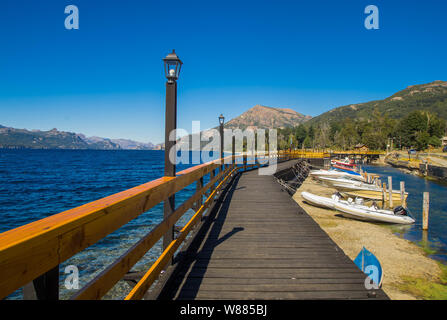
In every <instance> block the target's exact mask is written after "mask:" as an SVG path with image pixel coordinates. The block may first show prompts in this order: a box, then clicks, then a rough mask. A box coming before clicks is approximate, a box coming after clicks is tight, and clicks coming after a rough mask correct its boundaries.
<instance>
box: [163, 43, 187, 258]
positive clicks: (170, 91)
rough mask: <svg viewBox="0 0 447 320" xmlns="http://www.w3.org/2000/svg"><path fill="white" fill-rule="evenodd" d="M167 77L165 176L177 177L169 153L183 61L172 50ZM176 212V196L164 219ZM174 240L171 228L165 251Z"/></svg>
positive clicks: (166, 63) (166, 64) (167, 204)
mask: <svg viewBox="0 0 447 320" xmlns="http://www.w3.org/2000/svg"><path fill="white" fill-rule="evenodd" d="M163 62H164V67H165V68H164V69H165V76H166V79H167V81H166V121H165V176H166V177H175V162H173V161H174V159H173V161H171V159H170V158H169V153H170V150H172V148H175V139H174V141H170V139H169V135H170V133H171V132H172V131H173V130H176V129H177V80H178V78H179V75H180V69H181V68H182V64H183V63H182V61H181V60H180V59H179V57H178V56H177V55H176V54H175V50H172V52H171V53H170V54H168V55H167V56H166V58H164V59H163ZM174 210H175V195H172V196H170V197H169V198H168V199H166V201H165V202H164V212H163V216H164V218H166V217H168V216H169V215H170V214H171V213H172V212H174ZM173 238H174V228H173V227H172V228H170V229H169V230H168V231H167V232H166V234H165V235H164V237H163V250H165V249H166V248H167V247H168V246H169V244H170V243H171V242H172V240H173Z"/></svg>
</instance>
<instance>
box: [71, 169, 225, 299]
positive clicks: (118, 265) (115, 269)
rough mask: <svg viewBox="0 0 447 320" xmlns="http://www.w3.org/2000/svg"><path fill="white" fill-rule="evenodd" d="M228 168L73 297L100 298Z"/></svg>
mask: <svg viewBox="0 0 447 320" xmlns="http://www.w3.org/2000/svg"><path fill="white" fill-rule="evenodd" d="M229 170H230V169H229V168H227V169H226V170H225V171H222V172H219V174H218V175H217V176H215V177H214V178H213V179H212V180H210V182H208V184H207V185H206V186H205V187H203V188H202V189H201V190H200V191H198V192H196V193H195V194H194V195H193V196H191V197H190V198H189V199H188V200H187V201H185V202H184V203H183V204H182V205H181V206H180V207H178V208H177V209H176V210H175V211H174V212H173V213H172V214H171V215H170V216H169V217H167V218H166V219H165V220H163V221H162V222H161V223H160V224H158V225H157V226H156V227H155V228H154V229H152V230H151V231H150V232H149V233H148V234H147V235H146V236H145V237H143V238H142V239H141V240H140V241H138V242H137V243H136V244H135V245H133V246H132V247H131V248H130V249H129V250H127V252H125V253H124V254H123V255H122V256H121V257H119V258H118V259H117V260H116V261H115V262H114V263H113V264H112V265H110V266H109V267H107V268H106V269H105V270H104V271H102V272H101V273H100V274H99V275H98V276H97V277H95V279H93V280H91V281H90V282H89V283H88V284H87V285H86V286H84V288H82V290H81V291H79V292H78V293H77V294H76V295H75V296H74V297H73V298H74V299H79V300H81V299H82V300H92V299H100V298H101V297H103V296H104V295H105V294H106V293H107V292H108V291H109V290H110V289H111V288H112V287H113V286H114V285H115V284H116V283H117V282H118V281H119V280H121V279H122V278H123V276H124V275H125V274H126V273H127V272H128V271H129V270H130V269H131V268H132V267H133V266H134V265H135V264H136V263H137V262H138V261H139V260H140V259H141V258H142V257H143V256H144V255H145V254H146V252H148V251H149V250H150V249H151V248H152V247H153V246H154V245H155V243H156V242H157V241H158V240H159V239H160V238H161V237H163V235H164V234H165V233H166V232H167V231H168V229H169V228H171V227H172V226H174V224H175V223H176V222H177V221H178V219H179V218H180V217H181V216H182V215H183V214H184V213H185V212H186V211H187V210H188V209H190V208H191V207H192V206H193V204H194V203H195V202H196V201H197V200H198V199H199V198H200V197H201V196H202V195H203V194H204V193H205V192H206V191H207V190H208V189H209V188H210V187H211V186H212V185H213V184H215V183H216V182H217V181H218V180H219V179H220V178H222V177H223V176H227V174H228V172H229Z"/></svg>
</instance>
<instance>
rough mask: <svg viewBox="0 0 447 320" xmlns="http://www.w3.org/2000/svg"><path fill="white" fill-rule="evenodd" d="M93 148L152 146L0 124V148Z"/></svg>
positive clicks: (116, 148)
mask: <svg viewBox="0 0 447 320" xmlns="http://www.w3.org/2000/svg"><path fill="white" fill-rule="evenodd" d="M1 148H6V149H95V150H121V149H140V150H141V149H144V150H149V149H152V148H153V144H151V143H141V142H136V141H132V140H126V139H116V140H115V139H107V138H100V137H89V138H88V137H86V136H85V135H83V134H78V133H73V132H64V131H58V130H57V129H52V130H49V131H40V130H31V131H30V130H26V129H15V128H9V127H5V126H2V125H0V149H1Z"/></svg>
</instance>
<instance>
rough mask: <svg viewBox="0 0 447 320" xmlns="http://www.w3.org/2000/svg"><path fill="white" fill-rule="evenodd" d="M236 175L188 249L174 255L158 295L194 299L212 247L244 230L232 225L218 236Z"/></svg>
mask: <svg viewBox="0 0 447 320" xmlns="http://www.w3.org/2000/svg"><path fill="white" fill-rule="evenodd" d="M239 179H240V174H238V175H237V176H236V177H235V178H234V180H233V181H232V182H231V184H230V185H229V187H228V189H227V190H226V192H224V193H222V196H221V197H220V198H219V199H218V200H217V201H216V204H215V206H214V207H213V209H212V210H211V212H210V214H209V215H208V217H207V220H206V222H205V223H204V224H203V226H202V227H201V228H200V230H199V231H198V233H197V235H196V236H195V237H194V240H193V242H192V243H191V245H190V246H189V248H188V250H187V251H186V252H184V254H182V255H178V256H177V257H176V260H178V261H177V262H178V266H177V267H176V270H175V271H174V274H173V275H172V277H171V279H170V280H169V282H168V283H166V285H165V286H164V287H163V289H162V291H161V292H160V294H159V296H158V299H161V300H167V299H169V300H171V299H174V298H176V297H175V295H176V294H177V293H178V294H177V299H194V298H195V297H196V295H197V292H198V291H199V288H200V285H201V283H202V280H203V277H204V275H205V273H206V271H207V267H208V264H209V262H210V261H211V256H212V254H213V252H214V249H215V248H216V247H217V246H218V245H220V244H221V243H223V242H224V241H226V240H228V239H229V238H231V237H232V236H233V235H235V234H236V233H238V232H241V231H243V230H244V228H242V227H235V228H233V230H231V231H229V232H228V233H226V234H225V235H223V236H221V237H219V235H220V232H221V231H222V227H223V225H224V223H225V219H226V217H227V214H228V209H229V206H230V203H231V199H232V196H233V194H234V192H235V191H236V190H237V189H238V188H237V184H238V181H239ZM185 277H186V278H185Z"/></svg>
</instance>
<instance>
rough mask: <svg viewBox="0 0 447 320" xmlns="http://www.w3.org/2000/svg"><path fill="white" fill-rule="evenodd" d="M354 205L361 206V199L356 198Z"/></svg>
mask: <svg viewBox="0 0 447 320" xmlns="http://www.w3.org/2000/svg"><path fill="white" fill-rule="evenodd" d="M355 204H358V205H361V206H362V205H363V204H364V202H363V198H358V197H356V198H355Z"/></svg>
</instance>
